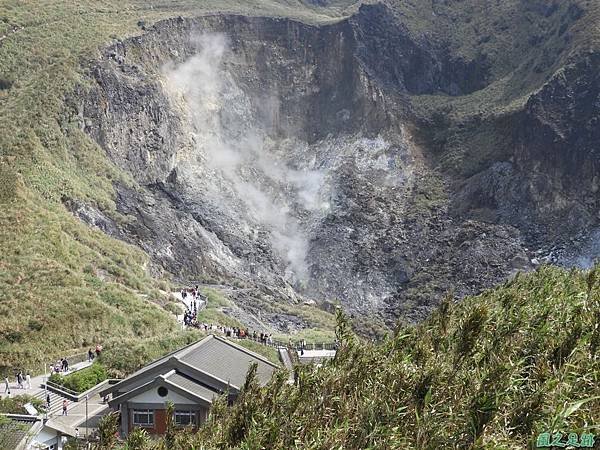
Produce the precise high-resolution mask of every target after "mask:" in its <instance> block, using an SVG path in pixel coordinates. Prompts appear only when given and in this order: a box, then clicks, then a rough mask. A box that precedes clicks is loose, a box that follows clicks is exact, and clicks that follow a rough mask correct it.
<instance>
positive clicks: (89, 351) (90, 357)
mask: <svg viewBox="0 0 600 450" xmlns="http://www.w3.org/2000/svg"><path fill="white" fill-rule="evenodd" d="M93 360H94V352H93V351H92V349H91V348H90V349H89V350H88V362H92V361H93Z"/></svg>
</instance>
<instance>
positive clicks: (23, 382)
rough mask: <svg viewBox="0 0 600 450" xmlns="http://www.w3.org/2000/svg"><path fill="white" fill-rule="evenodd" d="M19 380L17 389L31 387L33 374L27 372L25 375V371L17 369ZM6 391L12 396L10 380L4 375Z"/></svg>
mask: <svg viewBox="0 0 600 450" xmlns="http://www.w3.org/2000/svg"><path fill="white" fill-rule="evenodd" d="M15 379H16V381H17V389H31V375H30V374H29V372H27V373H26V374H25V375H23V371H21V370H19V371H17V374H16V375H15ZM4 393H5V394H6V395H7V396H8V397H10V381H9V380H8V377H4Z"/></svg>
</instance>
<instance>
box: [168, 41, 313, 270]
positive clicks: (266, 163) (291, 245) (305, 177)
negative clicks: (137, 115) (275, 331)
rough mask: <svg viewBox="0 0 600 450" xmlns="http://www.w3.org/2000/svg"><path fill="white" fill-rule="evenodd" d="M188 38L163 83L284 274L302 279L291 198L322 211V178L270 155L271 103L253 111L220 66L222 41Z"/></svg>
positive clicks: (300, 237) (301, 236) (303, 246)
mask: <svg viewBox="0 0 600 450" xmlns="http://www.w3.org/2000/svg"><path fill="white" fill-rule="evenodd" d="M194 43H195V44H196V46H197V49H198V51H197V53H196V54H195V55H194V56H193V57H191V58H189V59H188V60H187V61H185V62H184V63H182V64H179V65H177V66H174V65H171V66H168V67H165V70H164V74H165V77H166V80H167V87H168V89H169V91H170V92H171V93H172V94H173V95H175V96H176V97H177V98H179V99H180V100H183V101H184V102H185V104H186V105H187V107H188V109H189V114H190V116H191V119H192V122H193V127H194V129H195V134H196V136H195V141H196V143H197V145H198V146H199V147H200V152H201V154H203V155H204V156H205V157H206V163H207V165H208V167H209V168H210V169H212V170H214V171H217V172H219V173H221V174H222V175H223V177H224V178H225V179H226V180H227V181H228V182H229V184H230V185H231V187H232V189H233V190H234V191H235V193H236V196H237V197H238V198H239V199H240V200H241V201H242V202H243V203H244V205H245V206H246V208H247V209H248V211H249V213H250V216H252V217H253V218H254V219H255V221H256V222H257V223H258V225H259V226H261V227H264V228H265V229H267V230H268V231H269V233H270V237H271V244H272V246H273V248H274V249H275V250H276V251H277V252H278V253H279V255H280V256H281V257H282V258H284V259H285V261H286V263H287V267H286V273H287V274H288V275H289V277H290V278H291V279H294V280H298V281H304V280H307V278H308V266H307V263H306V256H307V251H308V240H307V237H306V235H305V233H304V232H303V230H302V228H301V226H300V223H299V221H298V220H297V219H296V218H295V217H294V216H293V203H297V204H298V205H300V206H301V207H302V208H304V209H305V210H308V211H314V210H318V209H320V208H322V205H323V202H322V200H321V197H322V196H321V190H322V189H321V188H322V186H323V182H324V176H323V174H322V173H321V172H319V171H315V170H299V169H296V168H291V167H289V166H288V165H287V164H285V163H284V162H282V161H281V160H280V159H279V158H277V156H276V155H275V153H274V151H273V150H275V149H274V148H273V145H272V144H271V141H270V139H269V137H268V136H267V133H266V132H265V131H264V130H265V129H267V128H268V125H270V124H265V123H261V121H272V120H276V117H277V114H278V101H276V99H270V101H268V102H264V104H262V105H260V111H253V106H252V103H251V101H250V98H249V97H248V96H247V95H246V93H244V92H243V91H242V90H241V89H240V88H239V87H238V86H237V85H236V83H235V80H234V79H233V77H232V76H231V74H230V73H228V72H227V71H226V70H224V69H223V63H224V61H225V60H231V58H233V55H232V53H231V52H230V50H229V46H228V40H227V38H226V37H225V36H224V35H223V34H205V35H202V36H199V37H198V38H196V39H195V40H194ZM286 193H287V195H284V194H286ZM290 194H291V199H290Z"/></svg>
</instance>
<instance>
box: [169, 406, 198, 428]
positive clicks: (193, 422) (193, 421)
mask: <svg viewBox="0 0 600 450" xmlns="http://www.w3.org/2000/svg"><path fill="white" fill-rule="evenodd" d="M178 416H185V417H188V418H189V422H188V423H183V424H182V423H179V422H177V417H178ZM197 421H198V418H197V417H196V411H190V410H185V409H176V410H175V411H173V423H174V424H175V426H177V427H189V426H193V427H195V426H197Z"/></svg>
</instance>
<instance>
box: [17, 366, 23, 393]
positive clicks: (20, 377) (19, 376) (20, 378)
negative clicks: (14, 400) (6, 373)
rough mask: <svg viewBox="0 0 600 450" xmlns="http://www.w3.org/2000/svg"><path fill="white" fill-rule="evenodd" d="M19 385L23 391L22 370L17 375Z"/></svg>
mask: <svg viewBox="0 0 600 450" xmlns="http://www.w3.org/2000/svg"><path fill="white" fill-rule="evenodd" d="M17 385H18V386H19V389H23V374H22V373H21V371H20V370H19V372H18V373H17Z"/></svg>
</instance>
